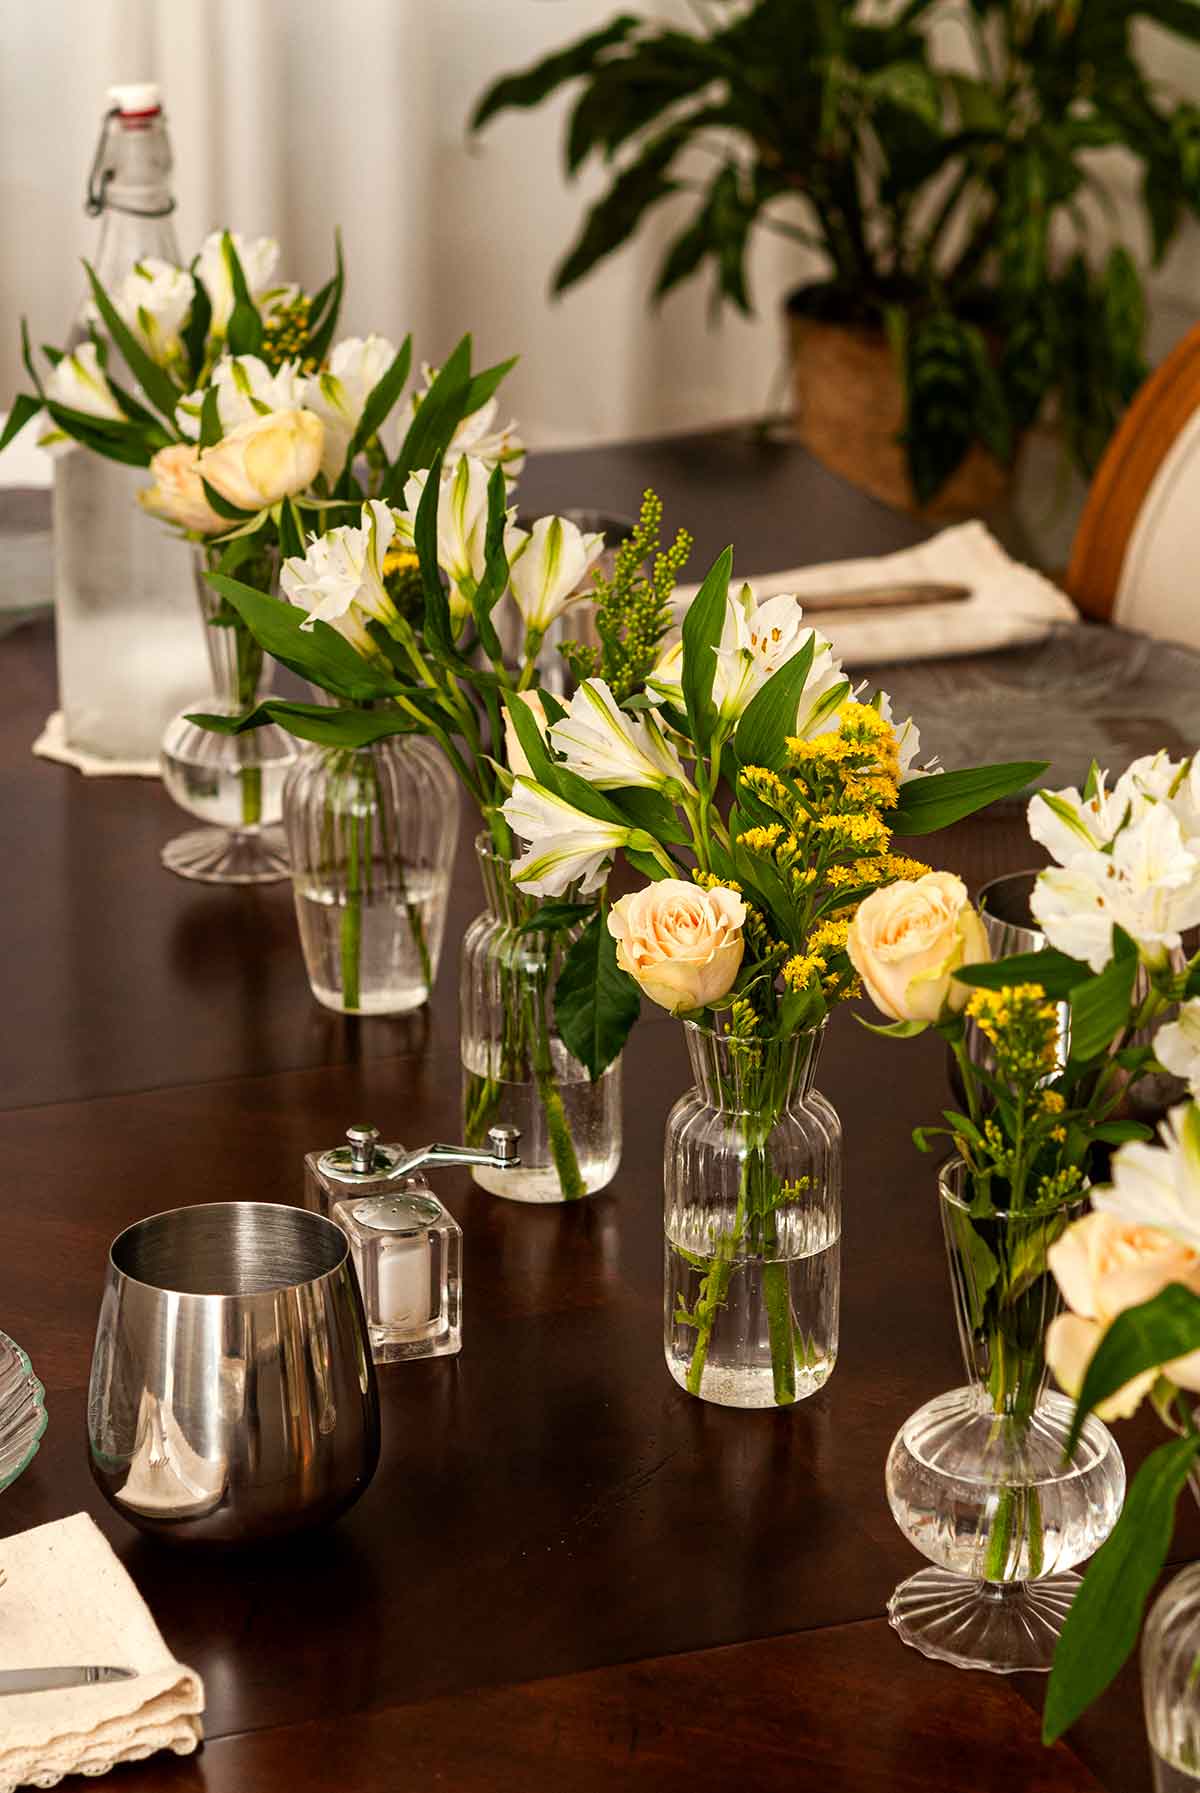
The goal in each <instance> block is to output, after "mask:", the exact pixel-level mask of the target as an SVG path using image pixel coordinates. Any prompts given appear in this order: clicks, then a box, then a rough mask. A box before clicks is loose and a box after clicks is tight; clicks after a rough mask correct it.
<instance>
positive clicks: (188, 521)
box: [138, 442, 230, 535]
mask: <svg viewBox="0 0 1200 1793" xmlns="http://www.w3.org/2000/svg"><path fill="white" fill-rule="evenodd" d="M196 459H197V450H196V447H195V445H194V443H191V442H176V443H174V444H173V445H172V446H171V447H170V448H160V449H159V451H158V453H157V454H156V455H155V456H154V458H153V460H152V461H151V462H150V471H151V473H152V474H153V475H154V484H153V485H152V486H143V487H142V490H141V491H140V492H139V493H138V503H139V504H140V505H141V506H142V507H143V508H144V509H145V510H148V511H149V512H150V513H151V514H152V515H153V516H155V517H161V518H162V519H163V521H164V522H167V523H178V525H179V527H180V528H181V529H190V530H193V531H194V532H195V533H196V534H198V535H216V534H219V533H220V531H221V530H223V529H228V528H229V527H230V525H229V523H228V522H227V521H226V520H225V518H224V517H218V515H217V513H216V511H215V510H213V508H212V506H211V505H210V504H209V502H208V499H207V498H206V497H205V496H204V487H203V485H202V484H201V483H200V475H199V473H197V471H196Z"/></svg>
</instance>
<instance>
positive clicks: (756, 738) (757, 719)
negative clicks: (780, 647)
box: [733, 635, 816, 772]
mask: <svg viewBox="0 0 1200 1793" xmlns="http://www.w3.org/2000/svg"><path fill="white" fill-rule="evenodd" d="M815 648H816V636H815V635H810V636H809V638H808V640H807V641H806V642H805V644H804V646H803V647H802V648H801V649H800V652H799V653H798V654H793V655H792V658H791V659H790V660H785V661H784V663H783V665H782V666H781V667H779V669H778V670H777V671H776V672H773V673H772V674H771V676H770V678H769V679H768V680H767V682H766V684H765V685H763V686H762V687H761V689H760V690H758V691H756V692H755V693H754V696H753V697H752V698H751V699H750V702H749V703H748V704H747V705H746V708H745V710H744V711H743V712H742V719H741V721H740V722H739V723H738V726H737V733H736V735H735V736H734V738H733V746H734V752H735V753H736V754H737V756H738V758H739V760H740V761H741V762H742V764H743V766H766V767H767V768H768V769H769V770H770V771H772V772H778V771H779V769H780V767H781V766H782V765H783V763H784V761H785V760H786V759H787V737H788V736H789V735H792V734H795V732H796V713H797V711H798V710H799V708H800V698H801V695H802V694H803V691H804V686H805V682H806V680H807V679H808V675H809V673H810V672H811V671H812V663H813V652H814V650H815Z"/></svg>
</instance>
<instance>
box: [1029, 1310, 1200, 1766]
mask: <svg viewBox="0 0 1200 1793" xmlns="http://www.w3.org/2000/svg"><path fill="white" fill-rule="evenodd" d="M1193 1299H1194V1297H1193ZM1118 1324H1119V1322H1118ZM1198 1451H1200V1438H1192V1437H1188V1438H1174V1439H1172V1440H1171V1442H1170V1443H1169V1444H1164V1445H1160V1447H1159V1448H1158V1450H1156V1451H1153V1452H1152V1453H1151V1454H1150V1456H1149V1457H1147V1459H1146V1461H1145V1462H1144V1463H1143V1464H1142V1467H1141V1469H1140V1470H1139V1471H1138V1473H1137V1475H1136V1476H1135V1477H1134V1479H1133V1483H1132V1486H1131V1487H1130V1489H1129V1493H1128V1494H1127V1496H1126V1498H1125V1507H1124V1510H1123V1511H1122V1513H1121V1517H1120V1519H1118V1521H1117V1524H1116V1527H1115V1529H1114V1530H1113V1531H1112V1532H1111V1533H1110V1535H1109V1536H1108V1538H1106V1539H1105V1541H1104V1543H1103V1544H1102V1545H1101V1546H1100V1549H1099V1550H1098V1551H1097V1552H1096V1555H1095V1556H1094V1557H1093V1558H1092V1561H1091V1562H1090V1563H1089V1564H1088V1569H1087V1574H1086V1575H1085V1576H1084V1578H1083V1586H1082V1587H1081V1588H1080V1590H1079V1592H1078V1593H1077V1594H1076V1596H1075V1599H1074V1602H1073V1603H1072V1606H1071V1610H1070V1612H1069V1613H1068V1614H1067V1622H1066V1624H1065V1625H1064V1626H1063V1633H1062V1637H1061V1638H1060V1639H1059V1643H1058V1648H1057V1650H1056V1651H1055V1656H1054V1668H1053V1671H1052V1673H1051V1676H1050V1683H1049V1686H1048V1687H1047V1689H1046V1704H1045V1708H1044V1711H1043V1714H1042V1738H1043V1741H1044V1742H1046V1743H1054V1742H1055V1741H1056V1740H1057V1739H1058V1738H1059V1737H1061V1736H1062V1734H1063V1732H1064V1731H1066V1730H1069V1729H1070V1727H1071V1726H1072V1725H1073V1724H1074V1723H1075V1720H1076V1719H1077V1718H1079V1717H1080V1715H1081V1714H1082V1713H1083V1712H1084V1711H1086V1709H1087V1707H1088V1706H1090V1705H1091V1703H1092V1701H1093V1700H1094V1699H1096V1698H1097V1696H1098V1695H1099V1694H1101V1693H1103V1691H1104V1689H1105V1688H1106V1687H1107V1686H1108V1684H1109V1682H1110V1681H1111V1680H1112V1679H1113V1677H1114V1676H1115V1675H1116V1673H1117V1671H1118V1670H1119V1669H1120V1667H1121V1665H1122V1663H1123V1662H1124V1661H1125V1659H1126V1657H1127V1656H1128V1655H1129V1653H1130V1651H1131V1650H1132V1649H1133V1646H1134V1644H1135V1643H1136V1642H1137V1635H1138V1630H1139V1628H1140V1626H1141V1622H1142V1613H1143V1611H1144V1609H1145V1605H1146V1601H1147V1600H1148V1598H1149V1596H1150V1592H1151V1590H1152V1588H1153V1587H1154V1583H1155V1581H1156V1580H1157V1579H1158V1576H1159V1575H1160V1574H1161V1572H1162V1567H1163V1564H1164V1563H1165V1562H1166V1560H1167V1551H1168V1549H1169V1547H1170V1543H1171V1533H1172V1530H1173V1529H1174V1524H1175V1505H1176V1502H1177V1501H1178V1499H1179V1495H1180V1492H1181V1490H1182V1489H1183V1486H1184V1483H1185V1482H1186V1481H1187V1477H1188V1472H1189V1470H1190V1469H1191V1468H1192V1465H1193V1464H1194V1463H1195V1461H1196V1454H1197V1452H1198Z"/></svg>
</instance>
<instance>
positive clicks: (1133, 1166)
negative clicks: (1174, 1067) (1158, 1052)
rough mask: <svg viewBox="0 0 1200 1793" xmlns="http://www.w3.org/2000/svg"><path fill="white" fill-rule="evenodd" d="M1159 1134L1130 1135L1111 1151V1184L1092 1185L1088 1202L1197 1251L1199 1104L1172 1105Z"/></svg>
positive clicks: (1199, 1224)
mask: <svg viewBox="0 0 1200 1793" xmlns="http://www.w3.org/2000/svg"><path fill="white" fill-rule="evenodd" d="M1159 1139H1160V1140H1161V1142H1162V1143H1161V1144H1151V1143H1149V1142H1148V1141H1146V1140H1141V1139H1138V1140H1131V1141H1130V1142H1129V1143H1128V1144H1127V1145H1123V1146H1121V1147H1120V1148H1119V1149H1118V1150H1117V1151H1116V1152H1114V1154H1113V1162H1112V1184H1111V1187H1109V1188H1106V1189H1093V1190H1092V1207H1093V1208H1094V1209H1096V1210H1097V1211H1098V1212H1100V1213H1102V1214H1115V1215H1117V1216H1118V1218H1119V1219H1121V1220H1126V1221H1129V1222H1131V1223H1132V1224H1133V1225H1134V1226H1153V1227H1159V1228H1161V1230H1162V1231H1163V1232H1165V1233H1170V1234H1172V1235H1173V1237H1174V1238H1176V1239H1181V1240H1182V1241H1183V1242H1184V1244H1186V1245H1190V1246H1191V1247H1192V1249H1193V1250H1194V1251H1200V1107H1197V1105H1196V1103H1194V1102H1184V1103H1182V1104H1181V1105H1180V1107H1178V1108H1173V1109H1172V1110H1171V1112H1170V1114H1168V1116H1167V1118H1166V1120H1165V1121H1164V1122H1163V1124H1162V1126H1161V1127H1160V1129H1159ZM1164 1148H1165V1149H1164Z"/></svg>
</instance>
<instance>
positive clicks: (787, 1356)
mask: <svg viewBox="0 0 1200 1793" xmlns="http://www.w3.org/2000/svg"><path fill="white" fill-rule="evenodd" d="M684 1032H685V1035H686V1038H687V1047H688V1054H689V1057H690V1059H691V1065H692V1075H693V1078H694V1084H693V1087H692V1089H690V1090H689V1091H688V1092H687V1094H686V1095H684V1096H683V1097H681V1098H680V1100H679V1101H678V1102H677V1103H676V1104H675V1107H674V1108H673V1109H672V1111H671V1114H670V1116H669V1118H668V1120H667V1130H666V1141H665V1146H664V1154H663V1190H664V1197H665V1209H664V1266H665V1274H664V1302H663V1328H664V1349H665V1353H666V1360H667V1368H668V1369H669V1370H670V1372H671V1375H672V1376H673V1377H674V1379H675V1381H676V1382H678V1383H679V1385H680V1387H682V1388H685V1389H686V1390H687V1392H688V1393H689V1394H692V1395H696V1396H698V1397H699V1398H700V1399H701V1400H704V1401H711V1402H713V1403H715V1404H716V1405H718V1406H723V1407H776V1406H779V1407H785V1406H792V1405H794V1404H795V1403H796V1402H798V1401H802V1400H804V1399H805V1398H806V1397H807V1396H809V1395H813V1394H816V1392H817V1390H818V1389H820V1388H823V1387H824V1385H825V1383H826V1382H827V1381H828V1380H829V1378H830V1376H831V1375H832V1374H833V1368H834V1365H835V1363H836V1362H837V1350H838V1304H839V1291H840V1257H841V1192H842V1132H841V1126H840V1124H839V1122H838V1119H837V1115H836V1114H835V1112H834V1110H833V1109H832V1107H831V1106H830V1105H829V1103H828V1102H826V1101H825V1099H824V1098H823V1097H820V1096H819V1095H818V1092H817V1091H816V1089H815V1088H814V1081H813V1080H814V1077H815V1075H816V1068H817V1062H818V1059H819V1056H820V1051H821V1044H822V1041H823V1038H824V1028H823V1027H822V1028H817V1029H814V1030H811V1031H809V1032H805V1033H798V1034H792V1035H790V1036H788V1037H787V1038H784V1039H758V1038H753V1039H744V1038H739V1037H736V1036H734V1035H730V1034H726V1033H721V1032H719V1031H717V1030H716V1029H714V1028H708V1027H702V1026H699V1025H697V1024H696V1023H695V1022H691V1021H686V1022H685V1023H684Z"/></svg>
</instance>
